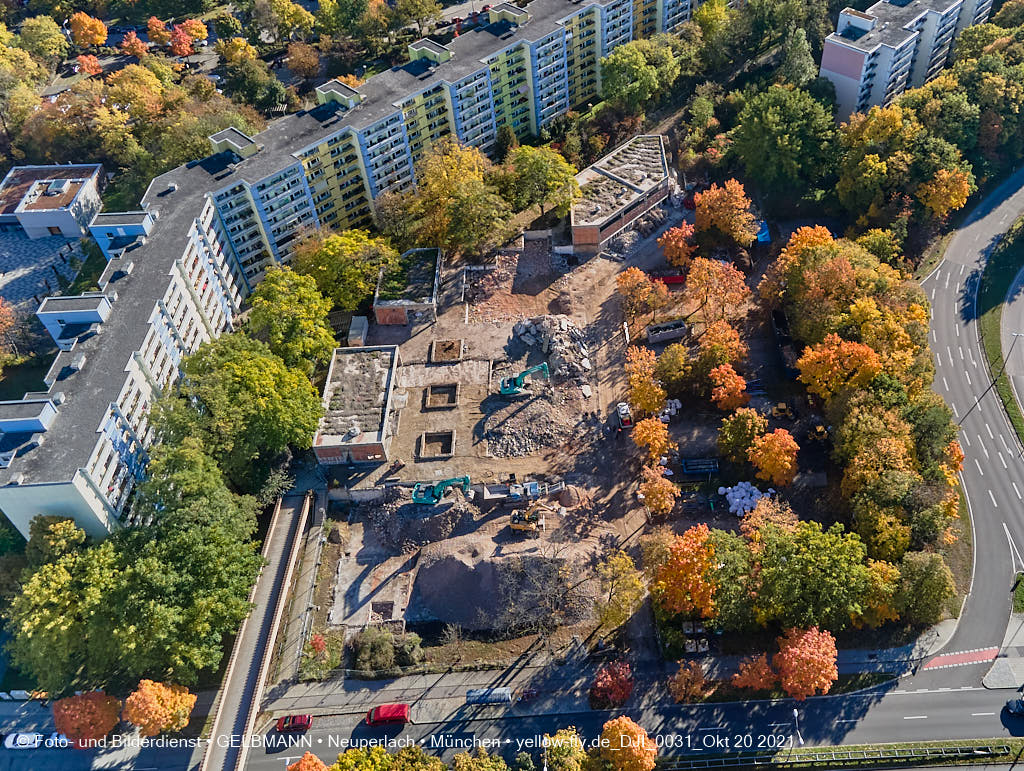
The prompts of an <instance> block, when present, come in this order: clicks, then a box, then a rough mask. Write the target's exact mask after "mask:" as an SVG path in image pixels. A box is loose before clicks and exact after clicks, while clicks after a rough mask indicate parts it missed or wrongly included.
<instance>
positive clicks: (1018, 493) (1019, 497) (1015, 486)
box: [1010, 482, 1024, 501]
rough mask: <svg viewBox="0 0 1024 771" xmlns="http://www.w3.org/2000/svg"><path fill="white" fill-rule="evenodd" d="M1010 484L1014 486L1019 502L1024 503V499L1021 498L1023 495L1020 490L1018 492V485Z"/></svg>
mask: <svg viewBox="0 0 1024 771" xmlns="http://www.w3.org/2000/svg"><path fill="white" fill-rule="evenodd" d="M1010 484H1011V485H1013V491H1014V492H1015V493H1017V498H1018V499H1019V500H1022V501H1024V498H1022V497H1021V494H1020V490H1018V489H1017V483H1016V482H1010Z"/></svg>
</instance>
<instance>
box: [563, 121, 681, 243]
mask: <svg viewBox="0 0 1024 771" xmlns="http://www.w3.org/2000/svg"><path fill="white" fill-rule="evenodd" d="M667 177H668V161H667V159H666V158H665V145H664V140H663V137H662V136H661V135H660V134H645V135H643V136H638V137H633V138H632V139H631V140H629V141H628V142H626V144H624V145H622V146H620V147H619V148H618V149H616V150H614V151H613V152H611V153H609V154H608V155H606V156H605V157H604V158H602V159H601V160H599V161H597V162H596V163H595V164H593V165H592V166H590V167H588V168H586V169H584V170H583V171H581V172H580V173H579V174H577V175H576V180H577V181H578V182H579V185H580V193H581V196H580V199H579V200H578V201H577V202H576V203H575V205H574V206H573V207H572V224H573V225H595V224H599V223H602V222H604V221H605V220H607V219H608V218H609V217H611V216H613V215H614V214H616V213H617V212H619V211H620V210H622V209H624V208H625V207H627V206H629V205H630V204H631V203H633V202H634V201H635V200H637V199H638V198H640V197H641V196H643V195H644V194H645V193H647V192H648V191H650V190H651V189H652V188H654V187H656V186H657V185H659V184H660V183H661V182H663V181H664V180H665V179H666V178H667Z"/></svg>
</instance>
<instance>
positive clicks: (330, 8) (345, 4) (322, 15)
mask: <svg viewBox="0 0 1024 771" xmlns="http://www.w3.org/2000/svg"><path fill="white" fill-rule="evenodd" d="M369 7H370V3H369V0H323V2H321V3H319V8H318V9H317V13H316V27H317V28H318V29H319V31H320V32H321V33H325V34H328V35H337V34H338V33H339V32H345V33H347V34H349V35H352V36H355V35H356V34H357V33H358V31H359V29H358V28H359V21H360V19H362V17H363V15H364V14H365V13H366V11H367V9H368V8H369Z"/></svg>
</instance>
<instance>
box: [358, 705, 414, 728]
mask: <svg viewBox="0 0 1024 771" xmlns="http://www.w3.org/2000/svg"><path fill="white" fill-rule="evenodd" d="M411 722H412V717H411V716H410V712H409V705H408V704H381V705H380V706H378V707H374V708H373V709H371V710H370V711H369V712H367V713H366V725H387V724H388V723H402V724H404V723H411Z"/></svg>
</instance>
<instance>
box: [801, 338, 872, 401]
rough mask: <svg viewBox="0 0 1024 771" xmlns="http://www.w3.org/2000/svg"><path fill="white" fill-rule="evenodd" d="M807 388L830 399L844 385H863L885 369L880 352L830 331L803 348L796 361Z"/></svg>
mask: <svg viewBox="0 0 1024 771" xmlns="http://www.w3.org/2000/svg"><path fill="white" fill-rule="evenodd" d="M796 366H797V368H798V369H799V370H800V381H801V382H802V383H803V384H804V385H806V386H807V390H808V391H810V392H811V393H813V394H817V395H818V396H820V397H821V398H823V399H826V400H827V399H831V398H832V397H833V396H834V395H835V394H836V393H837V392H838V391H840V390H842V389H843V388H863V387H864V386H866V385H867V384H868V383H869V382H871V379H872V378H873V377H874V376H875V375H877V374H878V373H879V372H880V371H881V369H882V362H881V360H880V359H879V357H878V354H877V353H875V351H874V350H873V349H872V348H871V347H870V346H867V345H864V343H858V342H854V341H852V340H843V339H842V338H841V337H839V335H837V334H835V333H834V332H833V333H830V334H829V335H827V336H826V337H825V339H824V340H822V341H821V342H820V343H818V344H817V345H812V346H810V347H808V348H807V350H805V351H804V354H803V356H801V357H800V359H799V360H798V361H797V363H796Z"/></svg>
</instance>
